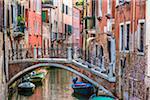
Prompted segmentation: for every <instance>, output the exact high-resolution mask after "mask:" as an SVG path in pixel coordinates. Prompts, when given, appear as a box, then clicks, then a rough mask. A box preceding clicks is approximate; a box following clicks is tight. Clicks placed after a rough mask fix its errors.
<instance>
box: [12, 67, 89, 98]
mask: <svg viewBox="0 0 150 100" xmlns="http://www.w3.org/2000/svg"><path fill="white" fill-rule="evenodd" d="M73 77H76V75H75V74H73V73H71V72H69V71H66V70H64V69H58V68H50V69H49V70H48V74H47V75H46V78H45V80H43V84H42V85H39V86H38V87H36V89H35V91H34V94H32V95H31V96H23V95H20V94H19V93H18V92H17V91H16V92H15V93H14V94H13V95H12V96H11V97H10V100H88V98H86V97H83V96H80V95H74V94H72V93H73V90H72V88H71V84H72V78H73Z"/></svg>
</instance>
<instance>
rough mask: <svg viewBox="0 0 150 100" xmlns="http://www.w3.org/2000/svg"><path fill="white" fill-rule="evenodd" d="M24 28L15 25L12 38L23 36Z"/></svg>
mask: <svg viewBox="0 0 150 100" xmlns="http://www.w3.org/2000/svg"><path fill="white" fill-rule="evenodd" d="M24 30H25V27H17V28H16V29H15V30H14V35H13V36H14V38H19V37H23V36H24V35H25V34H24Z"/></svg>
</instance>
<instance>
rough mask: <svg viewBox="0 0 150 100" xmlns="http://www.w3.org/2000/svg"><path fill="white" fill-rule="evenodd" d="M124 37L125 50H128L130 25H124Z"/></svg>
mask: <svg viewBox="0 0 150 100" xmlns="http://www.w3.org/2000/svg"><path fill="white" fill-rule="evenodd" d="M126 28H127V29H126V37H125V50H129V42H130V39H129V38H130V37H129V36H130V24H127V25H126Z"/></svg>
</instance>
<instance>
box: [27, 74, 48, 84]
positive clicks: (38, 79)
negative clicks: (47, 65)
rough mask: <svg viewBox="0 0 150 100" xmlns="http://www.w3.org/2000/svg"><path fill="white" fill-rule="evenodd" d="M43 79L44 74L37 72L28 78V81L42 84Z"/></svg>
mask: <svg viewBox="0 0 150 100" xmlns="http://www.w3.org/2000/svg"><path fill="white" fill-rule="evenodd" d="M44 78H45V73H44V72H39V73H35V74H32V75H31V76H30V81H31V82H42V80H43V79H44Z"/></svg>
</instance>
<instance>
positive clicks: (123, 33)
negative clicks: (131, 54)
mask: <svg viewBox="0 0 150 100" xmlns="http://www.w3.org/2000/svg"><path fill="white" fill-rule="evenodd" d="M123 50H126V51H129V50H130V22H126V23H125V24H124V23H121V24H120V51H123Z"/></svg>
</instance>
